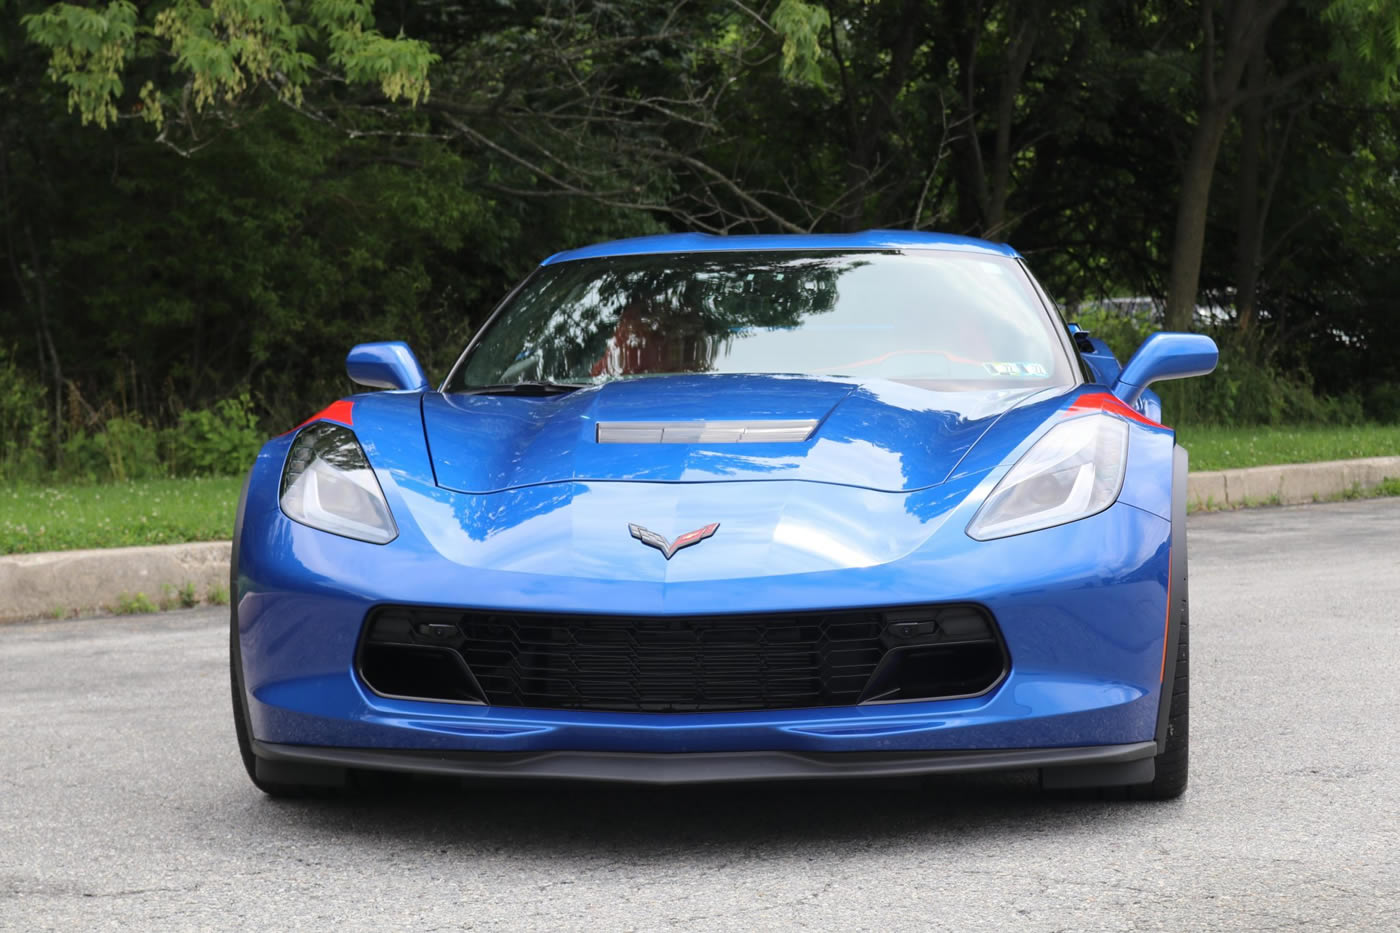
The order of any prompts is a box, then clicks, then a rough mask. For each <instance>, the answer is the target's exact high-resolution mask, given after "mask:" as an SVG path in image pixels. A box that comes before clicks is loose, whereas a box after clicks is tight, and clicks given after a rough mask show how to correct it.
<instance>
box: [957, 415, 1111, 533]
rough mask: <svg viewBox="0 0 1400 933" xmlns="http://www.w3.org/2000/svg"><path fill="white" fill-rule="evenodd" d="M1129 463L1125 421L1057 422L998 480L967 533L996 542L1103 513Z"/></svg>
mask: <svg viewBox="0 0 1400 933" xmlns="http://www.w3.org/2000/svg"><path fill="white" fill-rule="evenodd" d="M1127 464H1128V425H1127V424H1126V423H1124V422H1123V421H1122V420H1120V419H1118V418H1115V417H1113V416H1111V415H1087V416H1084V417H1081V418H1074V419H1072V420H1070V421H1066V422H1065V423H1063V424H1059V425H1056V426H1055V427H1053V428H1051V429H1050V430H1049V431H1048V432H1047V433H1046V434H1045V436H1043V437H1042V438H1041V439H1040V440H1038V441H1036V442H1035V444H1034V445H1033V446H1032V447H1031V449H1030V450H1028V451H1026V453H1025V454H1024V455H1023V456H1022V457H1021V459H1020V460H1018V461H1016V465H1015V466H1013V467H1012V468H1011V471H1010V472H1008V473H1007V474H1006V475H1005V476H1003V477H1002V479H1001V482H999V483H997V485H996V488H995V489H993V490H992V494H991V495H990V496H988V497H987V501H986V502H984V503H983V504H982V508H980V509H978V510H977V514H976V516H974V517H973V519H972V522H971V523H970V524H969V525H968V526H967V533H968V534H969V535H971V536H972V537H973V538H976V539H977V540H978V541H990V540H992V539H993V538H1006V537H1009V536H1011V535H1019V534H1024V533H1026V532H1028V531H1039V530H1040V529H1042V528H1051V527H1054V526H1055V525H1063V524H1066V523H1068V522H1073V521H1078V520H1079V519H1081V518H1088V517H1089V516H1090V515H1097V514H1098V513H1099V512H1102V511H1103V510H1104V509H1106V508H1108V507H1109V506H1110V505H1112V504H1113V503H1114V502H1116V501H1117V499H1118V493H1119V492H1120V491H1121V490H1122V488H1123V474H1124V472H1125V471H1126V469H1127Z"/></svg>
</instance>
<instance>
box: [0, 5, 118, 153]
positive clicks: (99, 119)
mask: <svg viewBox="0 0 1400 933" xmlns="http://www.w3.org/2000/svg"><path fill="white" fill-rule="evenodd" d="M137 16H138V13H137V9H136V5H135V4H133V3H130V2H128V0H112V2H111V3H108V4H107V5H106V6H105V7H84V6H77V5H75V4H72V3H55V4H54V5H53V6H51V7H49V8H48V9H46V10H44V11H43V12H41V13H35V14H31V15H29V16H26V17H24V25H25V27H26V28H27V29H28V30H29V38H30V39H32V40H33V41H34V42H37V43H38V44H40V45H42V46H44V47H45V48H47V49H48V50H49V51H50V53H51V55H50V58H49V78H50V79H51V80H54V81H57V82H59V83H60V84H62V85H64V86H65V87H67V88H68V110H69V112H72V111H75V110H76V111H77V112H78V114H79V115H80V116H81V117H82V121H83V123H84V125H86V124H88V123H96V124H97V125H98V126H103V127H105V126H107V125H108V124H109V123H112V122H114V121H115V120H116V119H117V103H116V102H117V99H118V98H119V97H120V96H121V93H122V88H123V83H122V74H123V72H124V71H125V69H126V66H127V61H128V59H129V57H130V56H131V54H132V52H133V50H134V46H135V45H136V41H137Z"/></svg>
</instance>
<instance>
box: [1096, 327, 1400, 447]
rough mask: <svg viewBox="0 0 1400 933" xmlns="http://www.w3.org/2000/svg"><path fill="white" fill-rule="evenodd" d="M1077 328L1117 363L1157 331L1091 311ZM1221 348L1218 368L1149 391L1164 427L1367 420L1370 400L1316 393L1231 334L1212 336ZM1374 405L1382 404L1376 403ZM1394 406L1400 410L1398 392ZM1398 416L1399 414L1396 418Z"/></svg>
mask: <svg viewBox="0 0 1400 933" xmlns="http://www.w3.org/2000/svg"><path fill="white" fill-rule="evenodd" d="M1079 323H1080V325H1081V326H1082V327H1084V328H1085V329H1086V330H1088V331H1089V332H1090V333H1092V334H1093V335H1094V336H1095V337H1098V338H1100V339H1101V340H1103V341H1104V342H1105V343H1107V344H1108V345H1109V347H1110V348H1111V349H1112V350H1113V353H1114V355H1115V356H1117V357H1118V359H1119V361H1120V362H1122V363H1127V361H1128V358H1129V357H1130V356H1132V354H1133V352H1134V351H1136V350H1137V348H1138V346H1139V345H1140V344H1141V343H1142V341H1144V340H1146V339H1147V338H1148V336H1150V335H1151V334H1152V333H1153V332H1154V331H1156V330H1158V329H1159V328H1158V327H1157V326H1156V325H1154V324H1153V323H1152V322H1151V321H1149V320H1148V319H1147V318H1146V317H1145V316H1144V317H1132V316H1129V315H1123V314H1115V313H1113V312H1090V313H1087V314H1084V315H1082V316H1081V317H1080V320H1079ZM1211 336H1213V337H1214V338H1215V342H1216V344H1217V345H1218V346H1219V347H1220V364H1219V365H1218V366H1217V367H1216V369H1215V372H1213V373H1211V374H1210V375H1209V376H1202V377H1199V378H1196V379H1180V380H1175V381H1172V382H1159V383H1156V384H1155V385H1153V387H1152V389H1153V391H1154V392H1156V393H1157V394H1158V395H1160V396H1161V397H1162V414H1163V417H1164V418H1165V419H1166V421H1167V423H1168V424H1221V425H1239V426H1246V425H1278V424H1291V425H1305V424H1326V425H1333V426H1337V425H1353V424H1360V423H1362V422H1363V421H1365V420H1366V419H1367V417H1368V416H1369V417H1371V418H1372V419H1373V420H1383V419H1382V418H1380V417H1379V416H1378V415H1376V414H1375V412H1374V411H1373V410H1372V404H1371V399H1370V398H1369V397H1368V399H1367V403H1366V404H1365V405H1363V404H1362V400H1361V399H1360V398H1359V397H1358V396H1356V395H1354V394H1350V393H1348V394H1346V395H1341V396H1328V395H1322V394H1319V393H1318V392H1317V391H1316V389H1315V388H1314V386H1313V381H1312V377H1311V376H1310V375H1309V373H1308V372H1307V370H1306V369H1303V368H1301V367H1298V368H1292V369H1289V370H1286V371H1285V370H1284V369H1283V367H1281V366H1280V365H1279V363H1278V362H1277V360H1275V359H1274V358H1273V357H1271V356H1270V355H1269V354H1268V352H1267V351H1264V350H1260V349H1259V348H1258V346H1257V345H1256V344H1255V343H1251V342H1247V341H1245V340H1242V339H1241V338H1240V337H1239V336H1238V335H1237V333H1236V332H1235V331H1234V330H1232V329H1225V330H1220V331H1217V332H1216V333H1213V334H1212V335H1211ZM1377 404H1378V405H1384V404H1385V400H1384V399H1381V400H1378V402H1377ZM1395 404H1396V405H1397V406H1400V392H1397V398H1396V400H1395ZM1397 414H1400V413H1397Z"/></svg>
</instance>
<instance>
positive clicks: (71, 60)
mask: <svg viewBox="0 0 1400 933" xmlns="http://www.w3.org/2000/svg"><path fill="white" fill-rule="evenodd" d="M151 13H152V10H151V8H149V7H148V8H147V9H145V10H138V8H137V7H136V6H135V5H134V4H132V3H130V2H128V0H113V2H111V3H109V4H108V5H107V6H106V7H102V8H89V7H80V6H75V5H73V4H69V3H56V4H53V5H52V6H49V7H47V8H46V9H44V10H42V11H40V12H38V13H32V14H29V15H27V16H25V17H24V18H23V24H24V26H25V28H26V30H27V32H28V36H29V38H30V39H31V40H32V41H33V42H35V43H37V44H39V45H40V46H42V47H44V48H45V49H47V50H48V51H49V77H50V78H51V79H52V80H54V81H57V82H59V83H61V84H63V85H64V86H66V87H67V88H68V109H69V110H70V111H75V110H76V111H77V112H78V114H79V115H80V117H81V118H82V122H83V123H85V124H86V123H89V122H94V123H96V124H97V125H98V126H102V127H106V126H108V125H109V124H110V123H112V122H113V121H115V120H116V119H117V117H118V114H119V111H120V109H123V108H125V109H129V110H131V111H133V112H135V113H137V114H139V116H141V118H142V119H144V120H146V121H149V122H151V123H154V124H155V125H156V126H158V127H159V126H163V125H164V123H165V121H166V117H167V114H169V113H171V112H174V113H178V114H180V115H181V116H182V119H185V120H188V119H189V118H190V114H189V113H188V110H189V107H188V106H187V104H186V102H185V100H184V99H183V95H184V92H185V81H186V80H188V82H189V90H190V91H191V92H192V99H191V100H190V101H189V103H190V104H192V109H193V112H194V113H195V114H198V113H201V112H203V111H205V110H208V109H220V110H231V109H234V108H237V107H240V106H242V105H243V104H244V103H245V99H246V97H247V95H248V94H249V93H250V92H251V91H253V90H254V89H256V88H258V87H267V88H270V89H271V90H272V92H273V93H274V94H275V96H276V97H277V98H278V99H279V100H281V101H283V102H285V103H289V104H293V105H300V104H301V103H302V100H303V96H304V93H305V90H306V87H307V85H308V84H309V83H310V82H311V80H312V77H313V75H314V74H315V73H316V72H317V70H318V68H319V67H322V66H325V65H329V66H333V67H334V68H336V69H338V70H339V73H340V74H341V75H343V77H344V79H345V80H346V81H348V82H350V83H351V84H369V85H372V86H377V87H378V88H379V90H380V92H381V93H382V94H383V95H384V96H385V97H386V98H388V99H389V100H391V101H397V100H403V101H406V102H407V103H409V104H410V105H417V104H418V103H420V102H422V101H424V100H426V99H427V97H428V92H429V81H428V70H429V68H431V66H432V65H433V63H434V62H436V61H438V56H437V55H435V54H434V53H433V52H432V51H430V50H429V48H428V46H427V44H426V43H424V42H420V41H416V40H413V39H408V38H406V37H404V36H402V35H400V36H398V37H396V38H393V39H390V38H387V37H385V36H384V35H383V34H382V33H380V32H379V31H378V30H376V29H375V28H374V26H373V15H372V12H371V5H370V4H369V3H368V2H367V0H314V2H312V3H310V4H290V5H289V4H286V3H283V2H282V0H213V2H209V3H205V2H200V0H174V2H172V3H170V4H169V5H165V6H163V7H162V8H160V9H157V10H155V11H154V15H153V16H152V15H151ZM143 16H144V17H145V19H144V21H143V18H142V17H143ZM318 45H319V46H324V47H328V49H329V53H328V54H326V55H324V57H323V58H321V59H318V57H317V55H316V54H315V52H314V50H315V49H317V47H318ZM165 59H172V60H173V65H172V66H171V72H170V74H169V75H168V76H166V77H165V78H164V79H163V81H162V85H157V84H156V83H155V82H154V81H146V82H145V83H144V84H143V85H142V86H141V88H140V91H139V93H138V95H137V99H136V100H129V99H128V100H126V101H123V96H124V92H125V83H124V82H123V80H122V79H123V76H124V75H126V74H127V73H128V72H129V71H130V70H134V69H137V68H144V69H146V70H147V71H149V70H150V65H152V64H156V63H163V61H164V60H165Z"/></svg>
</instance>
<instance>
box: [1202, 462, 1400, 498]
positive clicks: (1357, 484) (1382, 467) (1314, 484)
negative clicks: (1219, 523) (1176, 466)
mask: <svg viewBox="0 0 1400 933" xmlns="http://www.w3.org/2000/svg"><path fill="white" fill-rule="evenodd" d="M1387 479H1393V480H1400V457H1368V458H1366V459H1363V460H1327V461H1324V462H1322V463H1290V464H1284V465H1282V466H1261V467H1248V468H1245V469H1240V470H1213V471H1206V472H1200V473H1192V474H1191V476H1190V479H1189V481H1188V483H1187V491H1186V497H1187V503H1188V504H1189V505H1190V507H1192V508H1194V509H1237V508H1241V507H1244V506H1251V505H1297V504H1299V503H1303V502H1325V501H1327V500H1329V499H1338V498H1341V497H1343V496H1345V495H1347V494H1349V493H1351V492H1352V491H1357V492H1363V493H1364V492H1366V491H1368V490H1371V489H1374V488H1375V487H1377V486H1379V485H1381V483H1383V482H1384V481H1385V480H1387Z"/></svg>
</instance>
